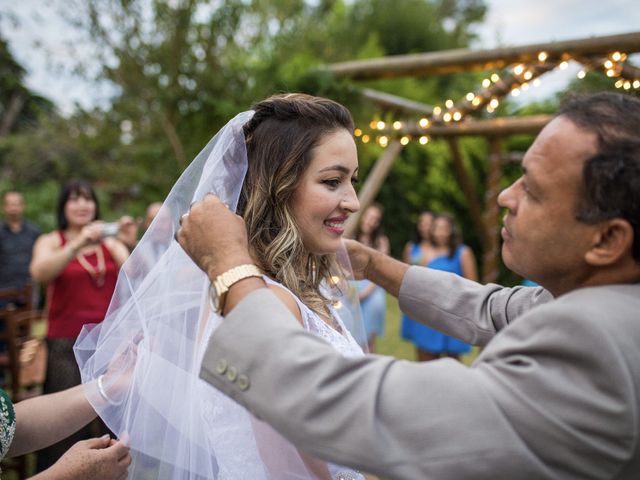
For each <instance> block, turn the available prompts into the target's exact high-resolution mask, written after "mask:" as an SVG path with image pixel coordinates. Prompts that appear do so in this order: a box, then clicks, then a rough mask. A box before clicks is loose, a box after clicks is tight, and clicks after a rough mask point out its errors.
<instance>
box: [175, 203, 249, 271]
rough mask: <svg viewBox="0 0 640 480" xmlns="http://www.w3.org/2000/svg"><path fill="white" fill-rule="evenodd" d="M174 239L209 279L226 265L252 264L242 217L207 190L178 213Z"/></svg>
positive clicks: (228, 266)
mask: <svg viewBox="0 0 640 480" xmlns="http://www.w3.org/2000/svg"><path fill="white" fill-rule="evenodd" d="M176 240H178V243H180V245H181V246H182V248H184V250H185V251H186V252H187V254H188V255H189V256H190V257H191V259H192V260H193V261H194V262H195V263H196V265H198V267H200V268H201V269H202V270H204V271H205V272H206V273H207V275H208V276H209V278H210V279H211V280H212V281H213V280H215V279H216V277H217V276H218V275H220V274H221V273H224V272H226V271H227V270H229V269H230V268H233V267H236V266H238V265H242V264H245V263H254V261H253V259H252V258H251V255H249V243H248V240H247V229H246V226H245V223H244V220H243V219H242V217H240V216H238V215H236V214H234V213H233V212H231V211H230V210H229V209H228V208H227V206H226V205H225V204H224V203H222V202H221V201H220V199H219V198H218V197H216V196H215V195H213V194H211V193H210V194H207V195H206V196H205V197H204V199H203V200H202V201H201V202H196V203H194V204H193V205H192V206H191V210H190V211H189V213H188V214H185V215H183V216H182V219H181V228H180V230H178V232H177V233H176Z"/></svg>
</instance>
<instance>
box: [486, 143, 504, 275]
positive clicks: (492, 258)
mask: <svg viewBox="0 0 640 480" xmlns="http://www.w3.org/2000/svg"><path fill="white" fill-rule="evenodd" d="M502 158H503V156H502V138H500V137H491V138H490V139H489V172H488V175H487V188H486V191H485V197H484V216H483V224H484V230H485V232H486V238H487V245H486V246H485V248H484V249H483V252H482V283H490V282H495V281H497V280H498V273H499V272H498V265H499V257H500V250H499V245H500V242H499V237H498V235H499V232H500V230H499V229H500V208H499V207H498V195H499V194H500V177H501V175H502V168H501V167H502Z"/></svg>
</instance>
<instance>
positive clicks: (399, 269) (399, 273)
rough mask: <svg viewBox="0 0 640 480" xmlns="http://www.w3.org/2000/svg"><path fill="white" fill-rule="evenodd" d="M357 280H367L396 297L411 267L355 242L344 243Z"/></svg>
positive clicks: (347, 241) (346, 241)
mask: <svg viewBox="0 0 640 480" xmlns="http://www.w3.org/2000/svg"><path fill="white" fill-rule="evenodd" d="M344 243H345V246H346V247H347V253H348V254H349V259H350V260H351V268H352V269H353V276H354V277H355V278H356V280H362V279H365V278H366V279H367V280H370V281H372V282H373V283H375V284H377V285H380V286H381V287H382V288H384V289H385V290H386V291H387V292H389V293H390V294H391V295H393V296H394V297H397V296H398V295H399V293H400V285H401V284H402V279H403V278H404V274H405V273H406V272H407V270H408V269H409V265H407V264H406V263H402V262H399V261H398V260H395V259H393V258H391V257H390V256H388V255H385V254H384V253H380V252H378V251H377V250H375V249H373V248H370V247H366V246H364V245H363V244H361V243H360V242H356V241H355V240H346V239H345V241H344Z"/></svg>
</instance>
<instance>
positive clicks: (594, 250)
mask: <svg viewBox="0 0 640 480" xmlns="http://www.w3.org/2000/svg"><path fill="white" fill-rule="evenodd" d="M632 247H633V227H632V226H631V224H630V223H629V222H628V221H626V220H624V219H622V218H613V219H611V220H605V221H603V222H601V223H600V224H599V225H598V226H597V230H596V231H595V233H594V234H593V242H592V245H591V248H590V249H589V250H588V251H587V253H586V254H585V260H586V261H587V263H589V264H590V265H593V266H605V265H611V264H613V263H616V262H617V261H618V260H620V259H621V258H622V257H624V256H625V255H627V254H630V253H631V249H632Z"/></svg>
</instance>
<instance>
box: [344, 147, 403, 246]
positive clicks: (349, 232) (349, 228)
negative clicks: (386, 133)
mask: <svg viewBox="0 0 640 480" xmlns="http://www.w3.org/2000/svg"><path fill="white" fill-rule="evenodd" d="M401 151H402V145H401V144H400V142H399V141H398V140H393V141H392V142H391V143H389V146H388V147H387V148H385V150H384V152H383V154H382V155H381V156H380V158H378V160H377V161H376V163H375V165H374V166H373V168H372V169H371V171H370V172H369V175H367V180H366V181H365V182H364V185H363V186H362V189H360V192H359V194H358V200H359V201H360V210H358V211H357V212H356V213H354V214H353V215H351V216H350V217H349V220H347V223H346V224H345V233H344V235H345V236H346V237H347V238H352V237H353V235H354V234H355V232H356V227H357V226H358V222H359V221H360V216H361V215H362V212H364V211H365V210H366V209H367V207H368V206H369V205H371V204H372V203H373V201H374V200H375V198H376V195H378V192H379V191H380V187H381V186H382V183H383V182H384V179H385V178H387V175H388V174H389V170H391V166H392V165H393V162H394V160H395V159H396V158H397V157H398V155H400V152H401Z"/></svg>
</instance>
